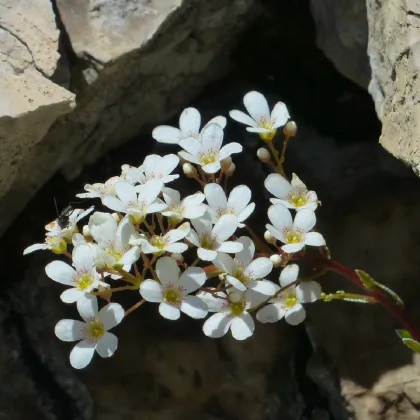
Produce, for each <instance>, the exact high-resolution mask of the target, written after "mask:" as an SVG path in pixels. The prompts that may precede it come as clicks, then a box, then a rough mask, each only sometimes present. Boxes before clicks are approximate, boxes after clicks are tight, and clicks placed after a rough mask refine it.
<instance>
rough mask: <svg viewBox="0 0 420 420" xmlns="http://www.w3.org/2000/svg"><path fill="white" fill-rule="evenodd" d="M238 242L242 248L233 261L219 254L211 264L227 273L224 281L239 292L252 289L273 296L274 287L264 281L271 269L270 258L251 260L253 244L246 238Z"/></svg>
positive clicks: (272, 284)
mask: <svg viewBox="0 0 420 420" xmlns="http://www.w3.org/2000/svg"><path fill="white" fill-rule="evenodd" d="M238 242H240V243H241V244H243V246H244V248H243V250H242V251H241V252H238V253H237V254H236V255H235V259H233V258H232V257H230V256H229V255H227V254H224V253H219V255H218V256H217V257H216V259H215V260H213V264H214V265H215V266H216V267H217V268H220V269H221V270H223V271H224V272H225V273H227V275H226V281H227V282H228V283H229V284H231V285H232V286H233V287H235V288H236V289H238V290H240V291H241V292H244V291H245V290H246V289H252V290H255V291H256V292H259V293H262V294H263V295H268V296H272V295H274V293H275V292H276V287H275V286H276V285H275V284H274V283H272V282H271V281H269V280H265V279H264V277H265V276H266V275H268V274H269V273H270V272H271V270H272V269H273V263H272V262H271V260H270V258H265V257H260V258H256V259H255V260H253V258H254V253H255V245H254V242H252V240H251V239H250V238H248V237H247V236H241V237H240V238H239V239H238Z"/></svg>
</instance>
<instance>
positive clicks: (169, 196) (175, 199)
mask: <svg viewBox="0 0 420 420" xmlns="http://www.w3.org/2000/svg"><path fill="white" fill-rule="evenodd" d="M162 195H163V199H164V200H165V203H166V204H168V205H171V204H172V203H179V202H180V200H181V194H180V193H179V191H177V190H174V189H173V188H168V187H165V188H162Z"/></svg>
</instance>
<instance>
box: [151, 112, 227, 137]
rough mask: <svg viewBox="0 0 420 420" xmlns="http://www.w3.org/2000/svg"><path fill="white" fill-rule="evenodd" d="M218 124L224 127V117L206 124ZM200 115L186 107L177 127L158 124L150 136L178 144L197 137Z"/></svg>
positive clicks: (216, 118)
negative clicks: (185, 139)
mask: <svg viewBox="0 0 420 420" xmlns="http://www.w3.org/2000/svg"><path fill="white" fill-rule="evenodd" d="M213 123H214V124H218V125H220V127H222V128H225V126H226V118H225V117H222V116H218V117H215V118H213V119H212V120H210V121H209V122H208V123H207V125H208V124H213ZM200 125H201V115H200V112H199V111H198V110H197V109H195V108H186V109H184V111H182V114H181V116H180V117H179V128H175V127H171V126H168V125H160V126H159V127H156V128H155V129H154V130H153V132H152V137H153V138H154V139H155V140H157V141H158V142H159V143H170V144H178V143H179V141H180V140H182V139H184V138H187V137H192V138H194V139H198V137H199V133H200Z"/></svg>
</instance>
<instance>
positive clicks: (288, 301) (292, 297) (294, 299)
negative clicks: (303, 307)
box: [284, 294, 297, 308]
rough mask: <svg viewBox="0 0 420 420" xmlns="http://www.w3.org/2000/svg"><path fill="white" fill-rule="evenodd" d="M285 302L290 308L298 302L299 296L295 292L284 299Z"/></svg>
mask: <svg viewBox="0 0 420 420" xmlns="http://www.w3.org/2000/svg"><path fill="white" fill-rule="evenodd" d="M284 303H285V305H286V306H287V307H288V308H293V306H295V305H296V304H297V297H296V295H295V294H291V295H289V296H287V297H286V298H285V299H284Z"/></svg>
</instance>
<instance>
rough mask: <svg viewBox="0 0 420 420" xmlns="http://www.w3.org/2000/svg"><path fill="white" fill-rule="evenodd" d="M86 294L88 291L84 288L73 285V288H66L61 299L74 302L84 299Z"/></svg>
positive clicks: (65, 301)
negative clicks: (80, 288)
mask: <svg viewBox="0 0 420 420" xmlns="http://www.w3.org/2000/svg"><path fill="white" fill-rule="evenodd" d="M85 295H86V293H85V292H84V291H83V290H79V289H76V288H75V287H72V288H71V289H67V290H64V292H63V293H61V295H60V299H61V300H62V301H63V302H64V303H74V302H77V301H78V300H79V299H82V298H83V297H84V296H85Z"/></svg>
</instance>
